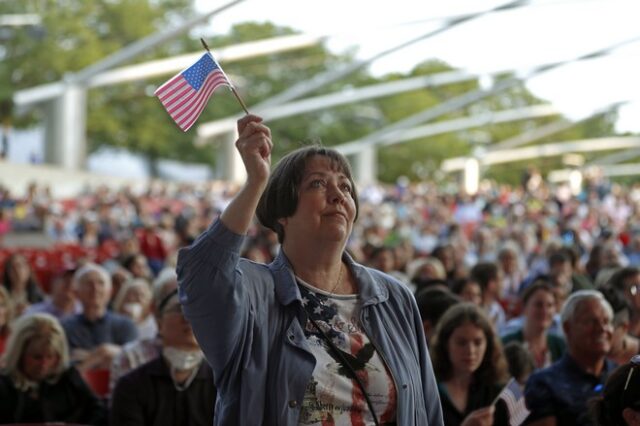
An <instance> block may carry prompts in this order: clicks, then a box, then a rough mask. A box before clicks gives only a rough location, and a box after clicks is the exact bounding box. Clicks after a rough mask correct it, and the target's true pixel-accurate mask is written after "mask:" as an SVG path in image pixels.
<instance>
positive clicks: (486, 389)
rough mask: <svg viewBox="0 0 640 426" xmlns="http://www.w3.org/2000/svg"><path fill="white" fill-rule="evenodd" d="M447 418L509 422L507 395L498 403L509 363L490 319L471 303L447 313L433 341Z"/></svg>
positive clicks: (466, 422) (465, 424) (468, 425)
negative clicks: (505, 398) (496, 400)
mask: <svg viewBox="0 0 640 426" xmlns="http://www.w3.org/2000/svg"><path fill="white" fill-rule="evenodd" d="M431 359H432V360H433V370H434V372H435V374H436V379H437V380H438V392H439V393H440V400H441V402H442V414H443V417H444V424H445V425H447V426H458V425H461V426H472V425H497V426H502V425H508V424H509V414H508V412H507V408H506V405H505V403H504V401H502V400H500V401H498V402H497V403H496V404H495V407H494V401H495V398H496V397H497V396H498V394H499V393H500V391H501V390H502V387H503V385H504V383H506V381H507V363H506V361H505V358H504V355H503V353H502V346H501V345H500V341H499V340H498V338H497V336H496V333H495V331H494V330H493V326H492V324H491V321H490V320H489V318H488V317H487V316H486V314H485V312H484V310H483V309H482V308H481V307H479V306H477V305H474V304H472V303H466V302H465V303H458V304H456V305H454V306H452V307H450V308H449V309H448V310H447V312H445V313H444V315H443V316H442V318H440V321H438V326H437V327H436V333H435V335H434V337H433V344H432V345H431Z"/></svg>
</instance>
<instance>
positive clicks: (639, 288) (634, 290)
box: [629, 284, 640, 296]
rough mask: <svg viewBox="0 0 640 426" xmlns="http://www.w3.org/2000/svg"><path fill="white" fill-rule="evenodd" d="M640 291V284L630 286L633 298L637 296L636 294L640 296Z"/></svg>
mask: <svg viewBox="0 0 640 426" xmlns="http://www.w3.org/2000/svg"><path fill="white" fill-rule="evenodd" d="M639 291H640V284H632V285H630V286H629V293H631V295H632V296H635V295H636V294H638V292H639Z"/></svg>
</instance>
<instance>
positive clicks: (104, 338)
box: [62, 263, 138, 370]
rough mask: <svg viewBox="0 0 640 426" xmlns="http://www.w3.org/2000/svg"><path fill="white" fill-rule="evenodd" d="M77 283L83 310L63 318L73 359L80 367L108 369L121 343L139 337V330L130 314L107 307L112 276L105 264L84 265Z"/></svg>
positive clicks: (75, 284) (75, 276) (76, 288)
mask: <svg viewBox="0 0 640 426" xmlns="http://www.w3.org/2000/svg"><path fill="white" fill-rule="evenodd" d="M73 285H74V288H75V290H76V293H77V295H78V300H80V303H81V304H82V313H79V314H76V315H73V316H71V317H69V318H65V319H64V320H62V327H63V328H64V331H65V333H66V334H67V339H68V341H69V348H70V350H71V360H72V361H73V362H76V363H78V364H77V366H78V368H79V369H80V370H88V369H95V368H98V369H103V368H107V369H108V368H109V367H110V366H111V361H112V360H113V358H114V357H115V356H116V355H117V354H118V353H120V350H121V346H122V345H124V344H125V343H127V342H131V341H133V340H135V339H136V338H137V337H138V330H137V328H136V326H135V324H134V323H133V321H131V320H130V319H129V318H126V317H124V316H122V315H118V314H114V313H111V312H109V311H108V310H107V304H108V303H109V298H110V296H111V279H110V277H109V274H108V273H107V271H106V270H105V269H104V268H103V267H101V266H99V265H96V264H95V263H88V264H86V265H84V266H83V267H81V268H80V269H78V271H77V272H76V273H75V275H74V276H73Z"/></svg>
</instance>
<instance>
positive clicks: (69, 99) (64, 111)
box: [45, 83, 87, 170]
mask: <svg viewBox="0 0 640 426" xmlns="http://www.w3.org/2000/svg"><path fill="white" fill-rule="evenodd" d="M86 105H87V91H86V88H84V87H82V86H80V85H78V84H71V83H69V84H67V85H66V87H65V90H64V92H63V94H62V95H61V96H60V97H58V98H55V99H54V100H52V101H50V102H49V104H48V105H47V108H48V110H49V111H48V113H47V114H46V117H47V119H46V135H45V145H46V146H45V161H46V162H47V163H51V164H56V165H58V166H61V167H63V168H65V169H68V170H81V169H84V168H85V166H86V157H87V141H86V130H85V129H86V121H87V116H86V108H87V106H86Z"/></svg>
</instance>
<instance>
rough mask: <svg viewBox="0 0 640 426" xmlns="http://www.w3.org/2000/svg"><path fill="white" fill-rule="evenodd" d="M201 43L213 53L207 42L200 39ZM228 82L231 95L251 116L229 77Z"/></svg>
mask: <svg viewBox="0 0 640 426" xmlns="http://www.w3.org/2000/svg"><path fill="white" fill-rule="evenodd" d="M200 42H201V43H202V46H203V47H204V48H205V50H206V51H207V52H209V53H211V50H209V46H208V45H207V42H205V41H204V39H203V38H202V37H200ZM220 71H222V68H220ZM222 73H223V74H224V71H222ZM225 77H226V74H225ZM227 81H228V82H229V84H230V85H229V88H230V89H231V93H233V96H235V97H236V99H237V100H238V103H239V104H240V106H241V107H242V109H243V110H244V112H245V114H247V115H249V110H248V109H247V106H246V105H245V103H244V101H243V100H242V98H241V97H240V95H239V94H238V92H237V91H236V88H235V87H233V84H231V80H229V77H227Z"/></svg>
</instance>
